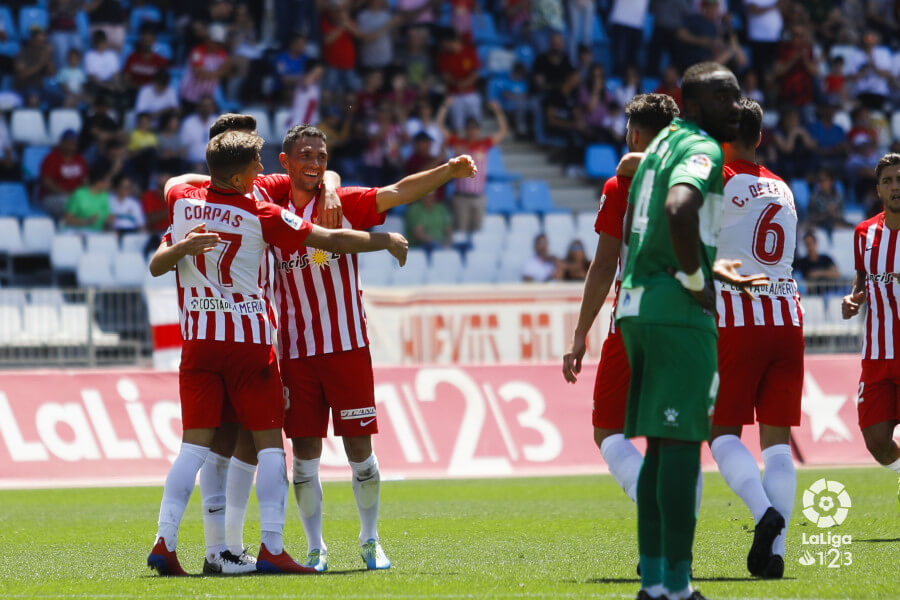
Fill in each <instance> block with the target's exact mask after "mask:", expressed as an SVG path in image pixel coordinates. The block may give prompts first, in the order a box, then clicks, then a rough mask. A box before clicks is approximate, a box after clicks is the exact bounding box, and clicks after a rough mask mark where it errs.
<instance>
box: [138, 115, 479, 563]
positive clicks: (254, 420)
mask: <svg viewBox="0 0 900 600" xmlns="http://www.w3.org/2000/svg"><path fill="white" fill-rule="evenodd" d="M255 128H256V124H255V121H254V120H253V119H252V118H251V117H248V116H246V115H223V116H222V117H220V118H219V119H218V120H217V121H216V122H215V123H214V124H213V126H212V127H211V130H210V138H211V139H210V141H209V143H208V145H207V151H206V160H207V166H208V168H209V172H210V175H209V177H206V176H198V175H183V176H180V177H175V178H173V179H171V180H169V182H168V183H167V185H166V189H165V195H166V202H167V204H168V210H169V219H170V229H169V231H168V233H167V234H166V236H165V238H164V239H163V241H162V243H161V244H160V247H159V249H158V250H157V251H156V253H155V254H154V256H153V258H152V259H151V261H150V270H151V273H152V274H154V275H162V274H164V273H166V272H168V271H170V270H172V269H173V268H174V269H175V271H176V279H177V285H178V306H179V312H180V322H181V332H182V337H183V339H184V345H183V349H182V358H181V365H180V369H179V388H180V396H181V410H182V424H183V430H184V433H183V438H182V446H181V450H180V452H179V454H178V456H177V457H176V458H175V461H174V462H173V464H172V467H171V469H170V471H169V474H168V476H167V478H166V484H165V488H164V491H163V498H162V502H161V505H160V512H159V522H158V523H159V528H158V530H157V539H156V543H155V544H154V547H153V549H152V550H151V552H150V555H149V557H148V559H147V564H148V565H149V566H150V567H152V568H154V569H156V570H157V571H158V572H159V573H160V574H164V575H184V574H185V571H184V570H183V569H182V567H181V565H180V563H179V561H178V557H177V554H176V546H177V536H178V528H179V525H180V523H181V519H182V517H183V515H184V511H185V508H186V507H187V503H188V500H189V499H190V496H191V493H192V491H193V488H194V484H195V480H196V479H197V474H198V472H199V474H200V476H199V482H200V492H201V496H202V508H203V516H204V533H205V537H206V559H205V561H204V566H203V571H204V573H209V574H241V573H250V572H256V571H260V572H270V573H321V572H323V571H325V570H327V568H328V562H327V546H326V544H325V541H324V539H323V535H322V500H323V498H322V485H321V482H320V481H319V459H320V456H321V453H322V438H324V437H325V436H326V433H327V429H328V421H329V413H331V414H332V415H333V416H334V424H333V427H334V432H335V434H337V435H339V436H342V438H343V441H344V448H345V450H346V453H347V457H348V459H349V462H350V466H351V468H352V470H353V494H354V496H355V498H356V503H357V507H358V509H359V516H360V534H359V543H360V555H361V557H362V558H363V560H364V561H365V564H366V568H368V569H387V568H389V567H390V565H391V563H390V560H389V559H388V558H387V556H386V555H385V553H384V550H383V549H382V547H381V544H380V542H379V537H378V530H377V522H378V507H379V497H380V475H379V469H378V460H377V458H376V457H375V454H374V453H373V452H372V441H371V435H372V434H373V433H376V432H377V423H376V416H375V397H374V381H373V374H372V361H371V357H370V354H369V350H368V338H367V335H366V323H365V314H364V310H363V303H362V297H361V291H360V288H359V279H358V276H357V273H358V265H357V260H356V254H355V253H357V252H370V251H377V250H387V251H389V252H390V253H391V254H392V255H394V256H395V257H396V258H397V259H398V261H399V262H400V264H401V265H402V264H403V263H404V262H405V260H406V254H407V242H406V240H405V239H404V238H403V236H401V235H399V234H396V233H367V232H364V231H361V230H363V229H368V228H370V227H373V226H375V225H379V224H381V223H383V222H384V218H385V213H386V211H387V210H388V209H390V208H392V207H394V206H399V205H401V204H406V203H409V202H412V201H414V200H417V199H419V198H421V197H423V196H425V195H427V194H428V193H430V192H432V191H434V190H435V189H436V188H438V187H440V186H441V185H443V184H445V183H447V182H448V181H449V180H451V179H454V178H463V177H472V176H474V175H475V173H476V168H475V163H474V161H473V160H472V158H471V157H469V156H467V155H463V156H458V157H455V158H453V159H451V160H450V161H448V162H447V163H445V164H443V165H441V166H439V167H436V168H434V169H431V170H429V171H424V172H421V173H417V174H414V175H411V176H408V177H406V178H404V179H402V180H401V181H399V182H397V183H395V184H392V185H389V186H385V187H382V188H358V187H351V188H337V189H335V188H336V187H337V186H336V185H335V183H336V177H337V176H336V174H333V173H330V172H329V182H330V183H329V184H328V185H325V184H324V183H323V182H324V180H325V178H326V166H327V160H328V151H327V146H326V138H325V135H324V134H323V133H322V132H321V131H320V130H319V129H317V128H315V127H312V126H308V125H300V126H296V127H293V128H292V129H290V130H289V131H288V132H287V134H286V135H285V138H284V142H283V145H282V150H283V151H282V153H281V154H280V156H279V160H280V162H281V164H282V166H283V167H284V169H285V170H286V172H287V174H285V175H268V176H261V175H260V173H261V172H262V170H263V167H262V164H261V163H260V150H261V149H262V145H263V141H262V139H261V138H259V136H257V135H256V134H255V132H254V130H255ZM338 179H339V178H338ZM335 207H337V208H338V209H339V210H338V211H335V210H334V208H335ZM320 217H321V218H322V219H326V220H327V219H330V220H331V223H330V226H331V227H334V228H333V229H326V228H323V227H319V226H318V225H314V224H313V223H314V222H316V221H318V220H319V219H320ZM270 251H271V252H272V254H273V255H274V260H273V264H274V265H275V269H274V273H273V274H270V272H269V271H270V269H269V264H270V263H269V257H268V253H269V252H270ZM270 279H271V282H272V289H271V290H270V289H269V286H270ZM270 291H271V293H270ZM270 298H274V304H276V305H277V306H274V307H273V306H272V304H273V302H272V301H271V300H270ZM276 310H277V313H278V317H277V319H276V317H275V312H276ZM276 323H277V324H278V326H277V327H276ZM276 332H277V336H278V350H279V353H280V357H277V358H276V351H275V345H274V342H275V336H276ZM282 430H283V431H284V432H285V434H286V435H287V437H289V438H290V439H291V443H292V446H293V454H294V461H293V487H294V494H295V497H296V501H297V506H298V509H299V512H300V517H301V520H302V522H303V527H304V531H305V533H306V538H307V557H306V561H304V564H300V563H298V562H296V561H294V560H293V558H291V556H290V555H289V554H288V553H287V552H286V551H285V550H284V544H283V538H282V534H283V530H284V523H285V511H286V499H287V489H288V481H287V474H286V471H285V453H284V448H283V445H282ZM254 473H255V474H256V494H257V498H258V500H259V510H260V529H261V533H262V543H261V545H260V550H259V554H258V556H256V557H253V556H250V555H249V554H248V553H247V552H246V548H245V547H244V544H243V537H242V536H243V526H244V516H245V514H246V510H247V503H248V501H249V498H250V492H251V488H252V486H253V478H254Z"/></svg>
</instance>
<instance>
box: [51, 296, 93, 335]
mask: <svg viewBox="0 0 900 600" xmlns="http://www.w3.org/2000/svg"><path fill="white" fill-rule="evenodd" d="M59 316H60V330H59V338H60V339H61V340H63V341H66V342H69V343H73V344H84V343H87V339H88V325H89V323H90V318H91V315H90V313H89V311H88V307H87V305H86V304H64V305H63V306H62V307H61V308H60V315H59ZM95 331H96V325H95Z"/></svg>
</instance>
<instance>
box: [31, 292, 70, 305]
mask: <svg viewBox="0 0 900 600" xmlns="http://www.w3.org/2000/svg"><path fill="white" fill-rule="evenodd" d="M28 296H29V297H30V298H31V303H32V304H43V305H45V306H62V305H63V304H64V303H65V299H64V298H63V293H62V290H61V289H59V288H32V290H31V291H30V292H29V293H28Z"/></svg>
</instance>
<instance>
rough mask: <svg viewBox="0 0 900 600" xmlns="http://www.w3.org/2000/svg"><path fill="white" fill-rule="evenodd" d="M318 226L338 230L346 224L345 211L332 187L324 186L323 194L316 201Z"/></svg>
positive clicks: (316, 221) (316, 222)
mask: <svg viewBox="0 0 900 600" xmlns="http://www.w3.org/2000/svg"><path fill="white" fill-rule="evenodd" d="M314 222H315V224H316V225H321V226H322V227H325V228H327V229H337V228H339V227H340V226H341V224H342V223H343V222H344V209H343V206H342V205H341V199H340V197H339V196H338V194H337V190H336V189H335V188H334V187H333V186H332V185H325V184H323V185H322V193H321V194H319V199H318V200H316V218H315V220H314Z"/></svg>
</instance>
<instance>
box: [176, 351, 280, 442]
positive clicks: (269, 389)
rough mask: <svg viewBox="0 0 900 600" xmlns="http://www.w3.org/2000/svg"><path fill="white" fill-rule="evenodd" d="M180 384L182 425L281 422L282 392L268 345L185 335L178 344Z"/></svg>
mask: <svg viewBox="0 0 900 600" xmlns="http://www.w3.org/2000/svg"><path fill="white" fill-rule="evenodd" d="M178 385H179V388H180V391H181V422H182V424H183V427H184V428H185V429H205V428H208V427H218V426H219V425H220V424H222V423H228V422H234V421H235V420H236V421H237V422H238V423H240V424H241V425H242V426H243V427H244V429H249V430H251V431H260V430H263V429H280V428H281V427H282V426H283V425H284V394H283V392H282V388H281V376H280V374H279V373H278V362H277V361H276V359H275V349H274V348H273V347H272V346H266V345H264V344H244V343H236V342H216V341H209V340H188V341H186V342H185V343H184V347H183V348H182V349H181V367H180V368H179V370H178Z"/></svg>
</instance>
